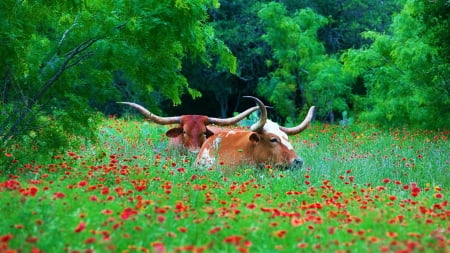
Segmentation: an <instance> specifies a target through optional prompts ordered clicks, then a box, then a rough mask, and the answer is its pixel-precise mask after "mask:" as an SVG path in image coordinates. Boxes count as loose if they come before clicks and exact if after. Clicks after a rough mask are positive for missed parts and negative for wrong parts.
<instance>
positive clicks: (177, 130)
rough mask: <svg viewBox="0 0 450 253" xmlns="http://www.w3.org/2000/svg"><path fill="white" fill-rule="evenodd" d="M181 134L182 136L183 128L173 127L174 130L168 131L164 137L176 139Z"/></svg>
mask: <svg viewBox="0 0 450 253" xmlns="http://www.w3.org/2000/svg"><path fill="white" fill-rule="evenodd" d="M181 134H183V128H181V127H175V128H172V129H169V130H168V131H167V132H166V135H167V136H168V137H171V138H175V137H178V136H180V135H181Z"/></svg>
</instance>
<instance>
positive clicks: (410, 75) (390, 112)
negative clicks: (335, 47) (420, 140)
mask: <svg viewBox="0 0 450 253" xmlns="http://www.w3.org/2000/svg"><path fill="white" fill-rule="evenodd" d="M429 5H432V6H436V5H440V6H441V8H444V9H445V8H447V9H448V8H449V6H448V5H447V4H446V3H443V2H436V3H434V2H429V1H408V2H407V3H406V4H405V7H404V9H403V10H402V12H400V13H399V14H398V15H396V16H395V17H394V23H393V24H392V26H391V31H392V34H391V35H389V34H379V33H375V32H367V33H365V34H364V36H365V37H366V38H369V39H372V40H373V41H374V42H373V44H372V45H371V46H370V47H368V48H365V49H361V50H349V51H348V52H347V53H345V54H344V56H343V58H342V59H343V60H344V62H345V69H346V70H347V71H349V73H351V74H352V75H353V76H362V77H363V78H364V83H365V86H366V88H367V92H368V95H367V97H360V98H357V100H355V101H357V102H358V103H362V104H359V105H357V108H360V109H361V110H362V112H361V117H360V118H361V119H364V120H369V121H374V122H379V123H382V124H384V125H390V126H402V125H405V124H408V125H411V126H415V127H423V128H433V129H435V128H446V127H448V126H449V125H450V121H449V119H450V111H449V110H448V108H449V107H450V95H449V92H450V89H449V88H450V86H449V83H448V82H449V81H448V76H450V61H449V57H448V54H447V52H446V51H445V50H446V49H448V46H446V45H445V44H443V46H441V45H440V44H437V43H436V41H441V40H442V38H443V37H445V36H447V35H445V34H446V33H444V34H442V31H443V28H442V25H444V26H445V25H446V24H447V25H448V19H444V20H443V21H442V22H441V23H437V22H428V21H424V17H426V16H429V15H431V16H435V15H434V14H432V13H427V12H426V11H427V10H428V9H429V8H425V6H429ZM447 27H448V26H447ZM436 31H439V33H435V32H436Z"/></svg>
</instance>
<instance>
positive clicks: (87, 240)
mask: <svg viewBox="0 0 450 253" xmlns="http://www.w3.org/2000/svg"><path fill="white" fill-rule="evenodd" d="M95 241H96V240H95V237H89V238H88V239H86V240H84V244H90V243H94V242H95Z"/></svg>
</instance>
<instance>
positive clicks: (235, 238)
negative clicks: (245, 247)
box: [223, 235, 243, 246]
mask: <svg viewBox="0 0 450 253" xmlns="http://www.w3.org/2000/svg"><path fill="white" fill-rule="evenodd" d="M242 239H243V237H242V236H240V235H230V236H227V237H225V239H223V241H224V242H225V243H230V244H233V245H236V246H238V245H239V244H240V242H241V241H242Z"/></svg>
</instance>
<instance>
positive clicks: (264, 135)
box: [249, 97, 315, 168]
mask: <svg viewBox="0 0 450 253" xmlns="http://www.w3.org/2000/svg"><path fill="white" fill-rule="evenodd" d="M250 98H252V99H254V100H255V101H256V102H257V103H258V105H259V108H260V110H261V117H260V119H259V121H258V122H257V123H255V124H254V125H252V126H251V128H250V130H251V131H252V133H251V134H250V135H249V141H250V143H251V145H252V147H253V151H252V154H251V156H252V160H253V162H254V163H256V164H265V163H269V164H273V165H274V166H275V167H279V168H286V167H297V168H299V167H301V166H302V164H303V160H302V159H301V158H300V157H299V156H298V155H297V153H296V152H295V150H294V148H293V147H292V144H291V143H290V142H289V140H288V135H294V134H298V133H300V132H302V131H303V130H304V129H306V127H307V126H308V124H309V123H310V122H311V120H312V117H313V114H314V108H315V107H314V106H312V107H311V108H310V109H309V111H308V114H307V116H306V118H305V119H304V120H303V122H302V123H300V124H299V125H298V126H296V127H292V128H287V127H283V126H280V125H278V124H277V123H275V122H272V121H270V120H268V119H267V110H266V107H265V106H264V104H263V103H262V102H261V101H260V100H259V99H257V98H255V97H250Z"/></svg>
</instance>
